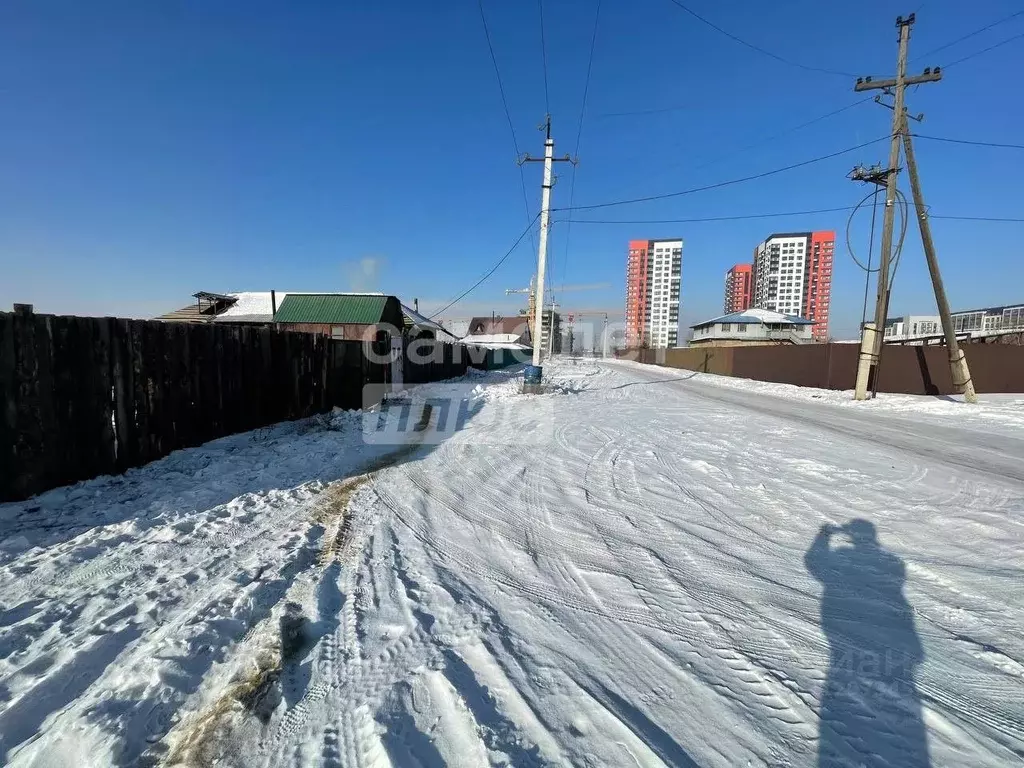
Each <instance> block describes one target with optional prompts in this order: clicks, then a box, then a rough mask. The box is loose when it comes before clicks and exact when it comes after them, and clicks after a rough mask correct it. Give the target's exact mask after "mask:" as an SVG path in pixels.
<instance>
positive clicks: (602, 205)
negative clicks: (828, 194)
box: [551, 134, 891, 211]
mask: <svg viewBox="0 0 1024 768" xmlns="http://www.w3.org/2000/svg"><path fill="white" fill-rule="evenodd" d="M890 138H891V137H890V136H889V135H888V134H887V135H885V136H880V137H879V138H877V139H872V140H871V141H865V142H864V143H862V144H857V145H855V146H852V147H847V148H846V149H841V150H839V151H838V152H831V153H829V154H827V155H821V156H820V157H813V158H811V159H810V160H803V161H801V162H799V163H792V164H790V165H786V166H783V167H782V168H775V169H774V170H771V171H764V172H762V173H756V174H753V175H751V176H743V177H741V178H738V179H730V180H728V181H720V182H718V183H716V184H706V185H704V186H701V187H691V188H690V189H683V190H680V191H678V192H665V193H662V194H660V195H648V196H647V197H635V198H630V199H627V200H613V201H611V202H607V203H592V204H591V205H577V206H573V207H572V208H552V209H551V210H552V211H568V210H573V211H589V210H594V209H596V208H610V207H612V206H616V205H630V204H632V203H646V202H650V201H652V200H665V199H668V198H672V197H680V196H682V195H692V194H694V193H696V192H706V191H708V190H712V189H720V188H722V187H729V186H732V185H734V184H742V183H744V182H748V181H754V180H756V179H763V178H765V177H767V176H774V175H776V174H779V173H784V172H786V171H791V170H793V169H795V168H802V167H803V166H805V165H811V164H813V163H820V162H822V161H823V160H829V159H831V158H833V157H839V156H840V155H845V154H849V153H850V152H855V151H857V150H858V149H863V148H864V147H868V146H871V145H872V144H877V143H878V142H880V141H887V140H889V139H890Z"/></svg>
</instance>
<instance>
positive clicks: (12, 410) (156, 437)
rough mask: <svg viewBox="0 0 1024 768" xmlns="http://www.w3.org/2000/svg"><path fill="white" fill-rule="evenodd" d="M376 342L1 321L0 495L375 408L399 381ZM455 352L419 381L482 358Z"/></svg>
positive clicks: (140, 324)
mask: <svg viewBox="0 0 1024 768" xmlns="http://www.w3.org/2000/svg"><path fill="white" fill-rule="evenodd" d="M367 345H368V343H367V342H360V341H336V340H332V339H329V338H327V337H325V336H321V335H316V334H306V333H293V332H289V331H279V330H275V329H273V328H272V327H269V326H238V325H228V324H188V323H162V322H156V321H146V320H125V319H119V318H109V317H107V318H96V317H64V316H55V315H39V314H11V313H0V400H2V402H3V411H2V412H0V501H9V500H16V499H23V498H27V497H28V496H31V495H32V494H35V493H39V492H41V491H44V490H47V489H50V488H54V487H57V486H60V485H65V484H67V483H72V482H76V481H79V480H84V479H88V478H92V477H96V476H98V475H103V474H111V473H118V472H123V471H124V470H126V469H128V468H130V467H135V466H139V465H141V464H145V463H146V462H149V461H153V460H154V459H158V458H160V457H162V456H166V455H167V454H168V453H170V452H171V451H174V450H177V449H179V448H187V447H190V446H195V445H200V444H202V443H204V442H207V441H209V440H212V439H214V438H218V437H223V436H225V435H230V434H234V433H237V432H245V431H247V430H251V429H256V428H258V427H263V426H267V425H269V424H273V423H275V422H279V421H285V420H289V419H297V418H303V417H306V416H311V415H313V414H315V413H322V412H325V411H328V410H330V409H331V408H333V407H335V406H339V407H342V408H347V409H358V408H362V407H363V405H364V397H365V395H364V392H365V391H376V392H380V393H383V392H384V391H386V385H387V384H388V383H389V381H390V366H389V364H388V363H387V362H375V360H380V359H381V356H380V355H373V354H370V352H371V350H370V349H369V348H368V347H367ZM443 346H445V347H447V349H444V350H442V352H441V353H440V354H441V357H440V362H439V363H430V364H426V365H407V366H406V370H407V371H409V373H410V376H409V377H408V378H407V381H409V382H410V383H416V382H425V381H434V380H437V379H440V378H451V377H454V376H460V375H462V374H464V373H465V371H466V365H467V364H468V363H470V362H471V360H470V357H469V355H468V354H466V351H465V350H464V349H462V350H458V352H459V353H461V354H457V352H456V350H454V349H453V348H452V347H451V346H450V345H443ZM457 360H461V361H462V362H457ZM368 384H372V385H380V386H377V387H369V388H366V385H368Z"/></svg>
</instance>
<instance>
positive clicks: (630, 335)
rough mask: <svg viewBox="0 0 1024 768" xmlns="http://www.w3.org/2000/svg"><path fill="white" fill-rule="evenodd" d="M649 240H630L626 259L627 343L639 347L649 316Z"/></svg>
mask: <svg viewBox="0 0 1024 768" xmlns="http://www.w3.org/2000/svg"><path fill="white" fill-rule="evenodd" d="M649 255H650V241H649V240H630V241H629V256H628V258H627V260H626V344H627V345H629V346H631V347H638V346H640V345H641V343H642V342H643V333H644V319H645V318H646V316H647V262H648V257H649Z"/></svg>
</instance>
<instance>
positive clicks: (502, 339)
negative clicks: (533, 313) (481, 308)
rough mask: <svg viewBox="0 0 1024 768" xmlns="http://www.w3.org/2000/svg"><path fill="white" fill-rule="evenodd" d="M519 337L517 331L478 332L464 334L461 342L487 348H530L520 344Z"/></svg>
mask: <svg viewBox="0 0 1024 768" xmlns="http://www.w3.org/2000/svg"><path fill="white" fill-rule="evenodd" d="M520 338H521V336H520V334H518V333H480V334H476V335H473V336H466V337H465V338H464V339H462V343H463V344H470V345H472V346H477V347H487V348H489V349H531V347H529V346H527V345H526V344H521V343H520V342H519V339H520Z"/></svg>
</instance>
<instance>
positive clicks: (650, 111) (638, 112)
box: [594, 102, 693, 120]
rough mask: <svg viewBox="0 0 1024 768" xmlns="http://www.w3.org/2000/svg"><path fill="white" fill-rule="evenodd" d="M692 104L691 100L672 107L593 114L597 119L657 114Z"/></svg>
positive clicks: (674, 110)
mask: <svg viewBox="0 0 1024 768" xmlns="http://www.w3.org/2000/svg"><path fill="white" fill-rule="evenodd" d="M692 106H693V102H690V103H689V104H678V105H676V106H674V107H655V108H654V109H634V110H631V111H629V112H602V113H601V114H599V115H594V118H595V119H597V120H603V119H604V118H606V117H632V116H633V115H658V114H661V113H663V112H678V111H679V110H680V109H688V108H689V107H692Z"/></svg>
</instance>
